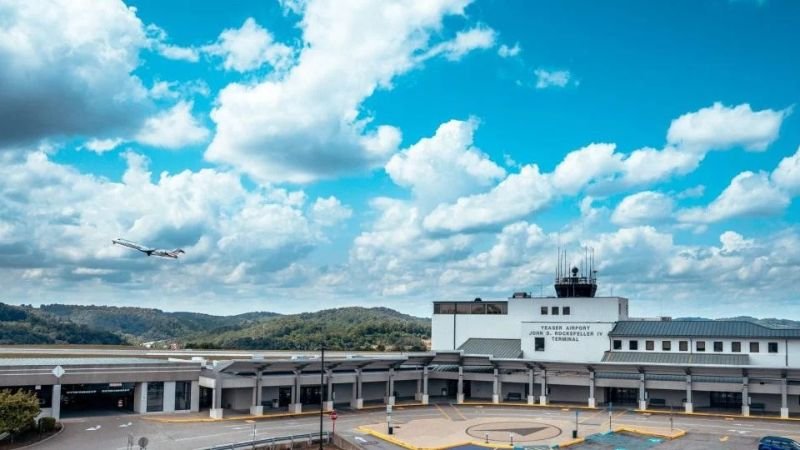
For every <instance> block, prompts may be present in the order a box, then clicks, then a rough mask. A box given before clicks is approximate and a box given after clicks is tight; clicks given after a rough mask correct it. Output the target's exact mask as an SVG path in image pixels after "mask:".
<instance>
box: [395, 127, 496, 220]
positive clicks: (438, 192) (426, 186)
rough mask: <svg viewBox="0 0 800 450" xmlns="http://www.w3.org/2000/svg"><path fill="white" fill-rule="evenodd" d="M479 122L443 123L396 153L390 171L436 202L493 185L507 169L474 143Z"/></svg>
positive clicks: (425, 200)
mask: <svg viewBox="0 0 800 450" xmlns="http://www.w3.org/2000/svg"><path fill="white" fill-rule="evenodd" d="M477 126H478V122H477V120H475V119H472V120H468V121H460V120H451V121H449V122H446V123H443V124H442V125H440V126H439V128H438V129H437V130H436V134H434V135H433V136H432V137H430V138H423V139H421V140H420V141H419V142H417V143H416V144H414V145H412V146H410V147H408V148H406V149H404V150H403V151H401V152H399V153H397V154H395V155H394V156H392V158H391V159H390V160H389V162H388V163H387V164H386V173H388V174H389V176H390V177H391V178H392V181H394V182H395V183H396V184H397V185H399V186H403V187H407V188H410V189H411V190H412V192H413V193H414V196H415V197H416V198H417V199H418V201H419V202H423V203H426V204H430V205H433V206H435V205H437V204H438V203H440V202H443V201H449V200H454V199H456V198H458V197H460V196H462V195H466V194H472V193H476V192H478V191H479V190H481V189H485V188H486V187H489V186H491V185H493V184H494V182H495V181H497V180H499V179H502V178H503V177H504V176H505V170H503V169H502V168H501V167H499V166H498V165H497V164H495V163H494V162H492V161H491V160H490V159H489V158H488V156H486V155H485V154H483V153H482V152H481V151H480V150H479V149H477V148H475V147H474V146H473V135H474V132H475V129H476V128H477Z"/></svg>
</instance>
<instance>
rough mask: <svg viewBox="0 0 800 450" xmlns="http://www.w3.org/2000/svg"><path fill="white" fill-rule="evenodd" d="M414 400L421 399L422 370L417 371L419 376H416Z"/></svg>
mask: <svg viewBox="0 0 800 450" xmlns="http://www.w3.org/2000/svg"><path fill="white" fill-rule="evenodd" d="M414 400H416V401H420V400H422V371H421V370H420V371H419V377H418V378H417V391H416V392H415V393H414Z"/></svg>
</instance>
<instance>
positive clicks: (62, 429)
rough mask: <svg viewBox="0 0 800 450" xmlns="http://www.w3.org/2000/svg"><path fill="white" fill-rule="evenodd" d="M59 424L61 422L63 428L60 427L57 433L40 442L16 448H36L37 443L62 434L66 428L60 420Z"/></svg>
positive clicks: (42, 442) (17, 449)
mask: <svg viewBox="0 0 800 450" xmlns="http://www.w3.org/2000/svg"><path fill="white" fill-rule="evenodd" d="M59 424H61V428H59V430H58V432H57V433H54V434H52V435H50V436H48V437H46V438H44V439H42V440H41V441H39V442H34V443H33V444H30V445H26V446H25V447H17V448H16V449H15V450H23V449H26V448H34V447H36V446H37V445H40V444H44V443H45V442H47V441H49V440H50V439H53V438H54V437H56V436H58V435H59V434H61V433H62V432H63V431H64V428H66V427H65V426H64V424H63V423H61V422H59Z"/></svg>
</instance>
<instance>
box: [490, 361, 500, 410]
mask: <svg viewBox="0 0 800 450" xmlns="http://www.w3.org/2000/svg"><path fill="white" fill-rule="evenodd" d="M492 403H500V374H499V372H498V370H497V368H495V369H494V379H493V380H492Z"/></svg>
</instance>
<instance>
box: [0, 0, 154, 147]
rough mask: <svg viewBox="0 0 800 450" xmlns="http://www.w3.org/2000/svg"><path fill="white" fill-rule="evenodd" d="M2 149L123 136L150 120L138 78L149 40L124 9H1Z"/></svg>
mask: <svg viewBox="0 0 800 450" xmlns="http://www.w3.org/2000/svg"><path fill="white" fill-rule="evenodd" d="M0 17H2V18H3V19H2V21H3V26H0V67H2V69H0V147H3V146H6V145H14V144H20V143H25V142H33V141H36V140H38V139H41V138H43V137H48V136H62V135H89V136H97V135H122V134H124V133H125V132H126V131H130V130H132V129H135V127H136V126H138V125H139V124H140V123H141V120H142V118H143V117H144V116H145V115H146V114H147V113H148V111H149V108H150V104H149V102H148V100H147V90H146V89H145V88H144V87H143V86H142V83H141V81H140V80H139V78H137V77H136V76H135V75H133V74H132V72H133V71H134V69H136V67H137V66H138V64H139V51H140V50H141V49H143V48H146V47H147V46H148V39H147V36H146V33H145V30H144V27H143V25H142V23H141V21H140V20H139V19H138V18H137V17H136V14H135V10H134V9H133V8H129V7H127V6H125V4H124V3H122V2H121V1H106V2H95V1H91V0H42V1H35V2H25V1H23V2H2V3H0Z"/></svg>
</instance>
